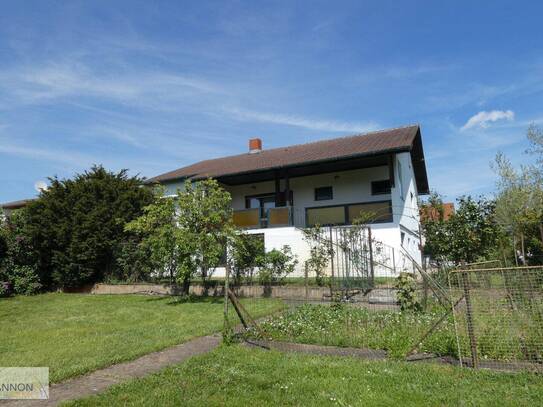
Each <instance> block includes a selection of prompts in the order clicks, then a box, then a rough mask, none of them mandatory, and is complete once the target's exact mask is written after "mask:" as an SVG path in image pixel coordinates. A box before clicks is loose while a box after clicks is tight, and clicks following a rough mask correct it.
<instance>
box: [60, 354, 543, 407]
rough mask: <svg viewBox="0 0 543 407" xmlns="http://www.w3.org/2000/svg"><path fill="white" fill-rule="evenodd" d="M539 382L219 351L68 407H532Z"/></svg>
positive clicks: (542, 393)
mask: <svg viewBox="0 0 543 407" xmlns="http://www.w3.org/2000/svg"><path fill="white" fill-rule="evenodd" d="M541 400H543V385H542V381H541V378H540V377H537V376H535V375H530V374H526V373H524V374H504V373H492V372H487V371H472V370H468V369H461V368H455V367H451V366H445V365H433V364H409V363H406V362H364V361H361V360H357V359H352V358H340V357H326V356H310V355H299V354H281V353H278V352H274V351H265V350H259V349H248V348H245V347H243V346H230V347H222V348H219V349H217V350H215V351H214V352H212V353H210V354H207V355H204V356H199V357H196V358H193V359H190V360H189V361H188V362H186V363H184V364H181V365H178V366H176V367H172V368H168V369H165V370H163V371H162V372H160V373H157V374H153V375H151V376H148V377H146V378H143V379H137V380H133V381H130V382H127V383H125V384H121V385H118V386H115V387H113V388H112V389H110V390H109V391H107V392H105V393H103V394H101V395H98V396H94V397H90V398H86V399H82V400H79V401H75V402H72V403H70V404H69V405H70V406H117V405H123V406H157V405H160V406H181V405H182V406H203V405H205V406H349V405H350V406H368V405H369V406H390V405H401V406H446V405H452V406H458V405H474V406H485V405H488V406H494V405H500V406H522V405H526V406H532V405H539V404H540V403H541Z"/></svg>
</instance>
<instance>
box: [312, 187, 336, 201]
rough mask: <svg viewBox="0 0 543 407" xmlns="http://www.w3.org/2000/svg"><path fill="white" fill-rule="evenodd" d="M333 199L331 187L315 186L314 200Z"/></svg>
mask: <svg viewBox="0 0 543 407" xmlns="http://www.w3.org/2000/svg"><path fill="white" fill-rule="evenodd" d="M331 199H334V191H333V190H332V187H320V188H315V201H328V200H331Z"/></svg>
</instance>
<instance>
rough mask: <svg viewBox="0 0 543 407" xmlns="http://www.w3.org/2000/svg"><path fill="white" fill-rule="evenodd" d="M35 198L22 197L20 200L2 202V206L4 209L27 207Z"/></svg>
mask: <svg viewBox="0 0 543 407" xmlns="http://www.w3.org/2000/svg"><path fill="white" fill-rule="evenodd" d="M33 200H34V199H21V200H20V201H13V202H6V203H3V204H0V207H2V208H3V209H20V208H23V207H25V206H26V205H27V204H28V203H29V202H32V201H33Z"/></svg>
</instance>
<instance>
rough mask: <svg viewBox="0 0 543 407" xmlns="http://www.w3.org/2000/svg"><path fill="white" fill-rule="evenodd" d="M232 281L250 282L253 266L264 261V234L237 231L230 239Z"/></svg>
mask: <svg viewBox="0 0 543 407" xmlns="http://www.w3.org/2000/svg"><path fill="white" fill-rule="evenodd" d="M231 247H232V254H231V258H232V259H231V262H232V272H233V283H234V284H235V285H240V284H242V283H243V282H244V281H245V282H249V283H251V282H252V281H253V275H254V273H255V268H257V267H260V266H261V265H262V264H263V263H264V259H265V255H266V253H265V250H264V236H263V235H252V234H246V233H238V234H237V235H236V236H235V237H234V238H233V239H232V241H231Z"/></svg>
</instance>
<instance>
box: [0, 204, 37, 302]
mask: <svg viewBox="0 0 543 407" xmlns="http://www.w3.org/2000/svg"><path fill="white" fill-rule="evenodd" d="M23 221H24V218H23V217H21V216H20V213H15V214H13V215H12V217H11V219H10V220H9V221H8V220H4V221H2V223H1V225H0V240H1V241H3V250H4V255H3V256H2V257H0V282H5V283H7V284H3V286H4V285H5V287H4V288H3V289H2V290H1V291H2V293H1V294H0V295H7V294H11V291H12V290H13V292H15V293H16V294H23V295H30V294H36V293H37V292H38V291H39V290H40V289H41V287H42V285H41V283H40V278H39V275H38V272H37V269H36V259H35V257H33V256H32V252H33V251H32V247H31V246H30V245H29V243H28V239H25V237H24V236H22V235H21V229H22V226H23V225H24V223H23Z"/></svg>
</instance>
